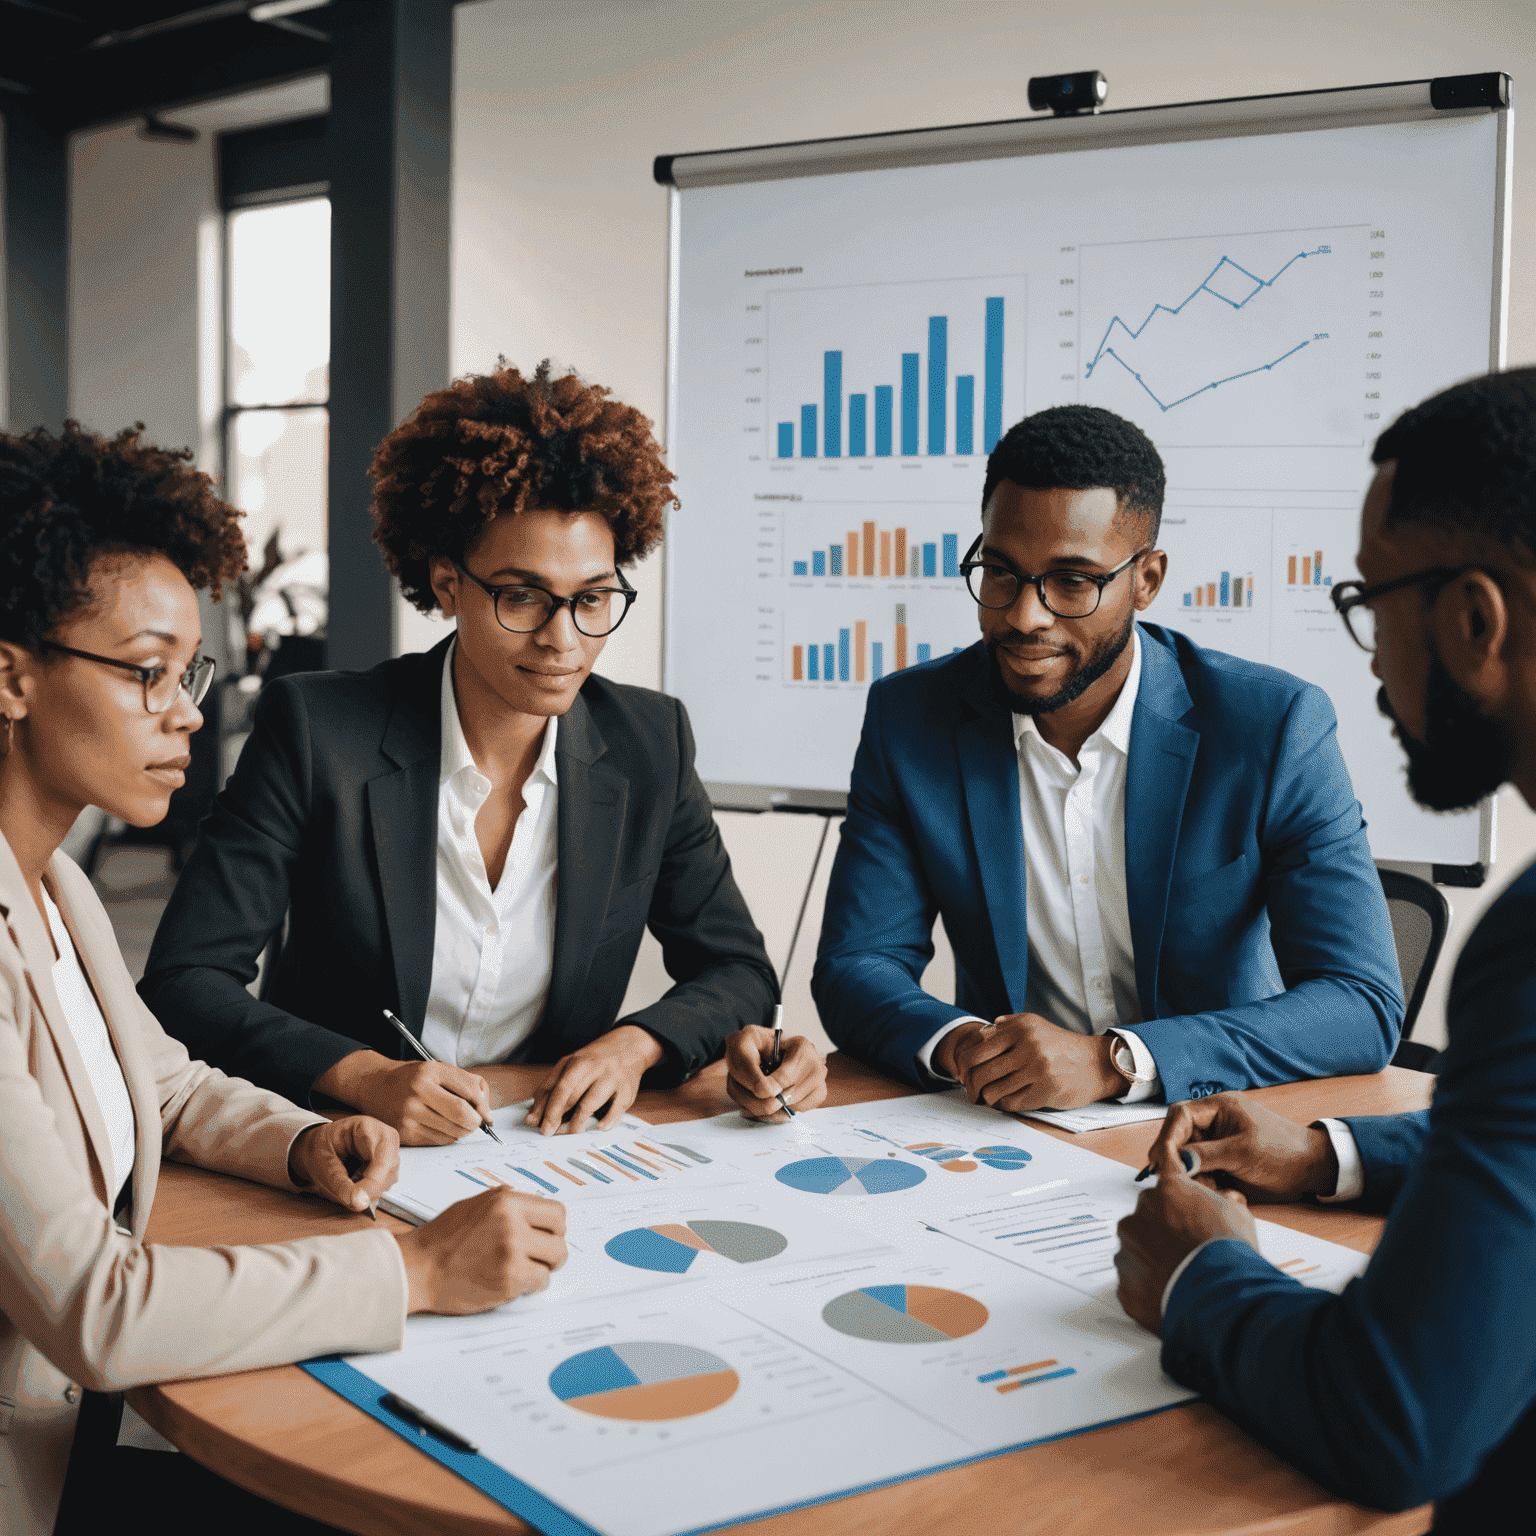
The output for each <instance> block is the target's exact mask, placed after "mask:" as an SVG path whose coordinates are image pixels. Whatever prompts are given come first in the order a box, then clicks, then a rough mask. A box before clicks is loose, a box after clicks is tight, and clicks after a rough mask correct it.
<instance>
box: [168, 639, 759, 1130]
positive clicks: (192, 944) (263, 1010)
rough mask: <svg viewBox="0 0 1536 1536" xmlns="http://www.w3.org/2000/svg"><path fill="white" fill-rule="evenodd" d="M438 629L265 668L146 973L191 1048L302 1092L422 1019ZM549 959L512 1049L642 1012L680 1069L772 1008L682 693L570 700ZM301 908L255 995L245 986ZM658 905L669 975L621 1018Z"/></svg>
mask: <svg viewBox="0 0 1536 1536" xmlns="http://www.w3.org/2000/svg"><path fill="white" fill-rule="evenodd" d="M447 648H448V642H447V641H444V642H443V643H442V644H440V645H438V646H436V647H434V648H433V649H432V650H431V651H429V652H427V653H426V654H424V655H411V656H402V657H399V658H398V659H397V660H394V661H387V662H385V663H383V664H382V665H381V666H378V667H375V668H374V669H373V670H372V671H371V672H311V673H305V674H301V675H297V676H291V677H284V678H281V679H279V680H278V681H276V682H274V683H272V684H270V685H269V686H268V687H267V689H266V690H265V692H264V693H263V695H262V699H261V703H260V705H259V707H258V708H257V711H256V721H255V727H254V730H253V731H252V734H251V737H250V740H249V741H247V742H246V744H245V749H244V751H242V752H241V754H240V762H239V764H238V766H237V767H236V769H235V771H234V773H233V775H231V777H230V780H229V783H228V785H227V786H226V788H225V789H224V790H223V792H222V793H221V794H220V795H219V797H218V798H217V800H215V801H214V805H213V810H212V811H211V812H210V814H209V816H208V818H207V819H206V820H205V821H204V822H203V824H202V827H201V829H200V831H199V835H198V841H197V846H196V848H195V849H194V851H193V853H192V856H191V858H190V859H189V860H188V861H187V865H186V868H185V869H184V870H183V871H182V874H181V878H180V879H179V880H178V881H177V884H176V891H175V894H174V895H173V896H172V898H171V901H170V904H169V906H167V908H166V910H165V915H164V917H163V918H162V919H161V922H160V928H159V931H158V932H157V933H156V934H155V942H154V947H153V948H152V949H151V951H150V955H149V963H148V966H147V967H146V970H145V974H144V980H143V981H142V982H140V984H139V992H140V995H141V996H142V997H143V999H144V1001H145V1003H147V1004H148V1006H149V1007H150V1009H151V1010H152V1011H153V1012H154V1014H155V1016H156V1017H157V1018H158V1019H159V1020H160V1022H161V1023H162V1024H163V1025H164V1026H165V1028H166V1029H167V1030H168V1031H169V1032H170V1033H171V1034H173V1035H175V1036H177V1037H178V1038H179V1039H180V1040H182V1041H184V1042H185V1044H186V1046H187V1049H188V1050H189V1051H191V1053H192V1055H193V1056H194V1057H201V1058H202V1059H203V1060H204V1061H207V1062H209V1063H211V1064H212V1065H213V1066H216V1067H220V1068H222V1069H223V1070H224V1071H226V1072H229V1073H231V1074H234V1075H237V1076H240V1077H245V1078H249V1079H250V1080H251V1081H252V1082H255V1083H259V1084H260V1085H261V1086H263V1087H265V1088H271V1089H275V1090H276V1091H277V1092H279V1093H282V1094H285V1095H286V1096H287V1097H288V1098H290V1099H293V1100H294V1101H295V1102H297V1103H300V1104H304V1103H307V1102H308V1099H309V1094H310V1088H311V1085H312V1084H313V1083H314V1081H315V1079H316V1078H318V1077H320V1076H321V1075H322V1074H324V1073H325V1072H327V1071H328V1070H329V1069H330V1068H331V1067H332V1066H334V1065H335V1064H336V1062H338V1061H340V1060H341V1058H342V1057H343V1056H346V1055H349V1054H350V1053H351V1052H353V1051H355V1050H357V1049H358V1048H359V1046H367V1047H371V1048H372V1049H373V1050H375V1051H378V1052H380V1053H381V1054H382V1055H385V1056H390V1057H395V1058H400V1057H404V1056H405V1055H406V1054H407V1050H406V1046H405V1042H404V1041H402V1040H401V1039H400V1038H399V1037H398V1036H397V1035H396V1034H394V1032H393V1031H392V1030H391V1029H390V1028H389V1025H388V1024H387V1023H386V1022H385V1021H384V1018H383V1016H382V1012H381V1010H383V1009H385V1008H389V1009H391V1010H393V1011H394V1012H395V1013H397V1014H398V1015H399V1016H400V1017H401V1018H402V1019H403V1020H404V1021H405V1023H406V1024H408V1025H409V1026H410V1028H411V1029H412V1030H414V1031H417V1032H418V1033H419V1031H420V1029H421V1024H422V1018H423V1015H424V1012H425V1010H426V1004H427V994H428V991H429V989H430V987H431V981H432V940H433V931H434V927H435V924H436V881H437V853H436V848H437V781H438V766H439V755H440V738H441V734H442V730H441V724H440V697H441V696H440V691H439V690H440V688H441V683H442V669H443V660H444V657H445V655H446V654H447ZM555 756H556V762H557V769H558V777H559V785H560V791H559V826H558V834H557V835H558V839H559V842H558V848H559V861H560V873H559V884H558V895H557V898H556V908H555V952H554V974H553V977H552V979H551V982H550V989H549V999H548V1002H547V1003H546V1005H545V1009H544V1017H543V1021H542V1022H541V1024H540V1025H539V1027H538V1029H537V1030H536V1031H535V1033H534V1035H533V1036H532V1038H531V1039H530V1040H529V1042H528V1045H527V1047H526V1049H525V1050H524V1051H523V1052H522V1055H523V1056H524V1057H525V1058H526V1059H527V1060H530V1061H553V1060H555V1058H556V1057H558V1056H561V1055H564V1054H565V1053H566V1052H568V1051H573V1050H575V1049H576V1048H577V1047H579V1046H582V1045H585V1044H587V1043H588V1042H589V1041H591V1040H594V1039H595V1038H596V1037H597V1036H599V1035H601V1034H603V1033H604V1032H605V1031H607V1030H609V1029H611V1028H612V1027H613V1025H614V1024H615V1022H622V1023H626V1024H639V1025H643V1026H644V1027H645V1028H646V1029H648V1030H650V1031H651V1033H652V1034H654V1035H655V1036H657V1038H658V1039H660V1040H661V1042H662V1044H663V1045H664V1047H665V1048H666V1060H665V1061H664V1062H663V1063H662V1064H661V1065H660V1066H658V1067H657V1068H655V1069H654V1071H653V1072H651V1073H649V1074H648V1075H647V1082H648V1083H654V1084H656V1085H658V1086H665V1085H670V1084H672V1083H676V1082H679V1081H681V1080H682V1079H683V1077H684V1076H686V1075H687V1074H689V1073H691V1072H695V1071H697V1070H698V1069H699V1068H700V1067H702V1066H704V1065H705V1064H706V1063H707V1062H709V1061H711V1060H712V1059H714V1058H715V1057H716V1056H718V1055H719V1053H720V1050H721V1047H722V1045H723V1043H724V1040H725V1037H726V1036H727V1035H728V1034H729V1033H730V1032H731V1031H732V1030H735V1029H739V1028H740V1027H741V1026H743V1025H745V1024H761V1023H764V1022H766V1021H767V1019H768V1017H769V1015H770V1012H771V1010H772V1008H773V1005H774V1003H775V1002H776V1001H777V1000H778V995H779V990H778V983H777V980H776V978H775V976H774V972H773V967H772V965H771V964H770V963H769V960H768V956H767V954H766V952H765V951H764V949H763V940H762V935H761V934H759V933H758V931H757V929H756V928H755V927H754V926H753V923H752V919H751V916H750V914H749V913H748V911H747V907H746V903H745V902H744V901H743V900H742V898H741V892H740V891H739V890H738V889H737V888H736V882H735V880H734V878H733V877H732V875H731V865H730V859H729V858H728V857H727V856H726V852H725V848H724V846H723V845H722V843H721V841H720V833H719V830H718V829H717V828H716V826H715V822H714V816H713V814H712V812H711V809H710V804H709V800H708V798H707V797H706V795H705V793H704V787H703V785H702V784H701V783H700V782H699V778H698V775H697V773H696V772H695V771H694V766H693V757H694V747H693V735H692V732H691V731H690V729H689V726H688V717H687V715H686V713H685V712H684V710H683V706H682V705H681V704H679V703H678V702H677V700H675V699H672V698H668V697H667V696H666V695H665V694H661V693H653V692H651V691H650V690H648V689H644V688H629V687H624V686H623V685H621V684H618V683H611V682H607V681H605V680H604V679H602V678H599V677H589V678H588V679H587V681H586V683H585V684H584V685H583V687H582V690H581V693H580V694H579V695H578V696H577V699H576V702H575V704H574V705H573V706H572V707H571V709H570V711H569V712H568V713H567V714H565V715H564V716H562V717H561V720H560V725H559V733H558V736H557V740H556V746H555ZM285 916H286V917H287V918H288V929H287V934H286V937H285V938H284V940H283V944H282V948H281V951H280V953H279V955H278V957H277V960H276V963H275V969H274V970H273V972H272V974H271V975H270V977H269V978H267V980H266V982H265V984H264V986H263V989H262V992H263V995H262V998H261V999H260V1000H258V999H256V998H254V997H252V996H251V995H250V993H249V992H248V991H247V990H246V987H247V984H248V983H249V982H250V981H251V980H252V978H253V977H254V976H255V975H256V969H257V960H258V957H259V956H260V955H261V953H262V951H263V950H264V949H265V948H266V945H267V943H268V941H269V940H270V939H271V938H272V937H273V935H275V934H276V933H278V932H279V931H280V930H281V928H282V926H283V919H284V917H285ZM647 926H649V927H650V930H651V932H652V933H654V934H655V935H656V937H657V939H658V940H660V942H661V945H662V949H663V952H664V955H665V958H666V966H667V971H668V974H669V975H670V976H671V977H672V978H673V980H674V982H676V985H675V986H674V987H673V988H672V989H671V990H670V991H669V992H668V993H667V994H666V995H665V996H664V997H662V998H661V999H659V1000H658V1001H657V1002H655V1003H652V1004H651V1005H650V1007H648V1008H643V1009H641V1010H640V1011H639V1012H638V1013H634V1014H631V1015H629V1016H628V1017H626V1018H625V1019H623V1020H618V1018H617V1015H618V1011H619V1007H620V1005H621V1003H622V1001H623V998H624V991H625V988H626V987H627V986H628V983H629V974H630V971H631V969H632V967H633V965H634V960H635V954H636V952H637V950H638V949H639V946H640V939H641V935H642V933H643V932H644V930H645V928H646V927H647Z"/></svg>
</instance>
